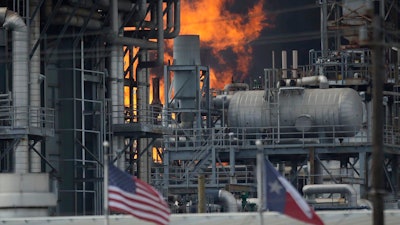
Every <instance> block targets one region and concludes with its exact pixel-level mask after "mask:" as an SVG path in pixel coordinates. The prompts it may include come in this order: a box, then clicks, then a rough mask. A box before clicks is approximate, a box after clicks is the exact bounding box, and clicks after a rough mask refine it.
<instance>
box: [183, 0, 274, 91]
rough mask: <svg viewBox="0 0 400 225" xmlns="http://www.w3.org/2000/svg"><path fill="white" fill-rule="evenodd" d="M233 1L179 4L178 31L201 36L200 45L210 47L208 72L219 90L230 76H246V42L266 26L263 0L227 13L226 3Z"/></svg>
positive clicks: (248, 58) (185, 1) (248, 55)
mask: <svg viewBox="0 0 400 225" xmlns="http://www.w3.org/2000/svg"><path fill="white" fill-rule="evenodd" d="M233 3H234V1H233V0H214V1H208V0H199V1H190V0H183V1H182V4H181V5H182V10H181V18H182V19H181V21H182V22H181V33H180V34H198V35H200V41H201V47H202V48H210V49H211V53H212V57H214V58H215V59H216V61H217V65H215V67H213V68H211V71H210V80H211V87H212V88H218V89H221V88H223V87H224V85H225V84H228V83H231V81H232V79H233V80H239V81H242V80H243V79H244V78H246V76H247V75H248V72H249V68H250V66H251V61H252V52H253V49H252V47H251V46H250V45H249V43H250V42H251V41H253V40H255V39H257V38H258V37H259V36H260V34H261V31H262V30H263V28H264V27H266V26H267V25H268V24H267V23H266V22H265V20H266V15H265V13H264V12H263V8H264V7H263V6H264V1H263V0H258V2H257V3H255V4H254V5H253V6H252V7H250V8H249V9H248V10H247V11H246V12H245V13H232V12H230V11H229V10H228V9H227V6H228V5H232V4H233ZM246 3H247V4H248V1H246ZM207 57H210V56H207ZM232 59H233V62H232ZM211 67H212V66H211Z"/></svg>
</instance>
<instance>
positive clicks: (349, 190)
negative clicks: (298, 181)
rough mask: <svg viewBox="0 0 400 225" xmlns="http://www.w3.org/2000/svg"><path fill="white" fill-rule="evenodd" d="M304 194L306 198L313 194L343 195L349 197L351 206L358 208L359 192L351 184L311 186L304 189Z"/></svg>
mask: <svg viewBox="0 0 400 225" xmlns="http://www.w3.org/2000/svg"><path fill="white" fill-rule="evenodd" d="M303 193H304V195H306V196H310V195H312V194H329V193H342V194H346V195H347V196H348V197H349V199H348V201H349V205H350V206H357V192H356V190H354V188H353V186H351V185H349V184H315V185H313V184H310V185H306V186H304V187H303Z"/></svg>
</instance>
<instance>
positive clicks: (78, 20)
mask: <svg viewBox="0 0 400 225" xmlns="http://www.w3.org/2000/svg"><path fill="white" fill-rule="evenodd" d="M85 20H86V18H83V17H81V16H72V17H71V15H58V16H57V17H56V18H54V20H53V23H54V24H62V25H64V24H69V25H71V26H74V27H82V26H83V25H85ZM86 26H87V28H89V29H92V30H99V29H101V28H102V27H103V23H102V22H101V21H99V20H94V19H89V21H88V23H87V25H86Z"/></svg>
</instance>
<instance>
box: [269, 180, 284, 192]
mask: <svg viewBox="0 0 400 225" xmlns="http://www.w3.org/2000/svg"><path fill="white" fill-rule="evenodd" d="M268 185H269V187H270V189H269V191H270V192H275V193H276V194H278V195H279V194H280V193H281V189H282V186H281V185H280V184H279V182H278V181H277V180H275V181H274V182H273V183H269V184H268Z"/></svg>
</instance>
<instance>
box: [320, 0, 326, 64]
mask: <svg viewBox="0 0 400 225" xmlns="http://www.w3.org/2000/svg"><path fill="white" fill-rule="evenodd" d="M327 20H328V3H327V0H322V1H321V52H322V56H323V57H327V55H328V36H327V35H328V27H327V23H328V22H327Z"/></svg>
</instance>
